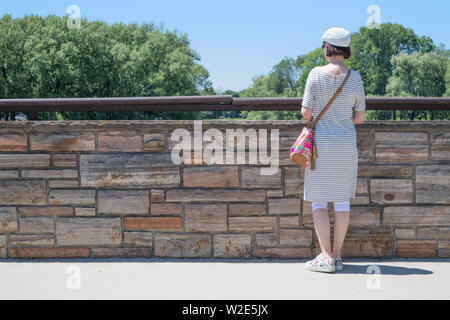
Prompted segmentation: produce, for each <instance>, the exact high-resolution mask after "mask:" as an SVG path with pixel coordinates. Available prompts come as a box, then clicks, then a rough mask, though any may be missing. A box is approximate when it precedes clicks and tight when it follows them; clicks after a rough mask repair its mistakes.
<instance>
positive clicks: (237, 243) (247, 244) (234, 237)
mask: <svg viewBox="0 0 450 320" xmlns="http://www.w3.org/2000/svg"><path fill="white" fill-rule="evenodd" d="M251 242H252V237H251V236H250V235H249V234H215V235H214V240H213V243H214V257H216V258H248V257H249V256H250V248H251Z"/></svg>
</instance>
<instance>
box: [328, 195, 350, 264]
mask: <svg viewBox="0 0 450 320" xmlns="http://www.w3.org/2000/svg"><path fill="white" fill-rule="evenodd" d="M349 221H350V200H348V201H343V202H334V244H333V254H332V256H333V258H335V259H337V258H341V250H342V246H343V244H344V239H345V235H346V234H347V229H348V224H349Z"/></svg>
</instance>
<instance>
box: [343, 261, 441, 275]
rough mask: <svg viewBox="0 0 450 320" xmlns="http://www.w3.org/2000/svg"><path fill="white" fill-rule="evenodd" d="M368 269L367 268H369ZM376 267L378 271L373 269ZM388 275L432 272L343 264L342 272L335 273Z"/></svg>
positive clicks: (395, 267) (384, 266)
mask: <svg viewBox="0 0 450 320" xmlns="http://www.w3.org/2000/svg"><path fill="white" fill-rule="evenodd" d="M371 266H372V268H370V269H369V267H371ZM374 266H376V267H377V268H379V270H376V269H375V268H373V267H374ZM378 271H379V273H380V274H388V275H398V276H403V275H411V274H432V273H433V271H430V270H426V269H420V268H407V267H398V266H386V265H377V264H376V263H374V264H367V265H356V264H347V263H345V264H344V270H341V271H336V273H346V274H374V273H378Z"/></svg>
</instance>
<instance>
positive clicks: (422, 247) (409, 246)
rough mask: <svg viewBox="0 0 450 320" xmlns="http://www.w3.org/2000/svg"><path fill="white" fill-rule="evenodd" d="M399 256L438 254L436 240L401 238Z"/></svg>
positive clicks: (426, 256) (411, 256) (429, 256)
mask: <svg viewBox="0 0 450 320" xmlns="http://www.w3.org/2000/svg"><path fill="white" fill-rule="evenodd" d="M396 256H397V257H405V258H406V257H408V258H413V257H423V258H433V257H435V256H436V241H435V240H399V241H398V243H397V254H396Z"/></svg>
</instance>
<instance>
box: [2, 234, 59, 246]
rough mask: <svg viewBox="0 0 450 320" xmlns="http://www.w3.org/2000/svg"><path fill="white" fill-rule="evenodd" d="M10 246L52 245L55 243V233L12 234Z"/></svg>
mask: <svg viewBox="0 0 450 320" xmlns="http://www.w3.org/2000/svg"><path fill="white" fill-rule="evenodd" d="M9 244H10V246H52V245H54V244H55V236H54V235H46V234H11V235H10V236H9Z"/></svg>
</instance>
